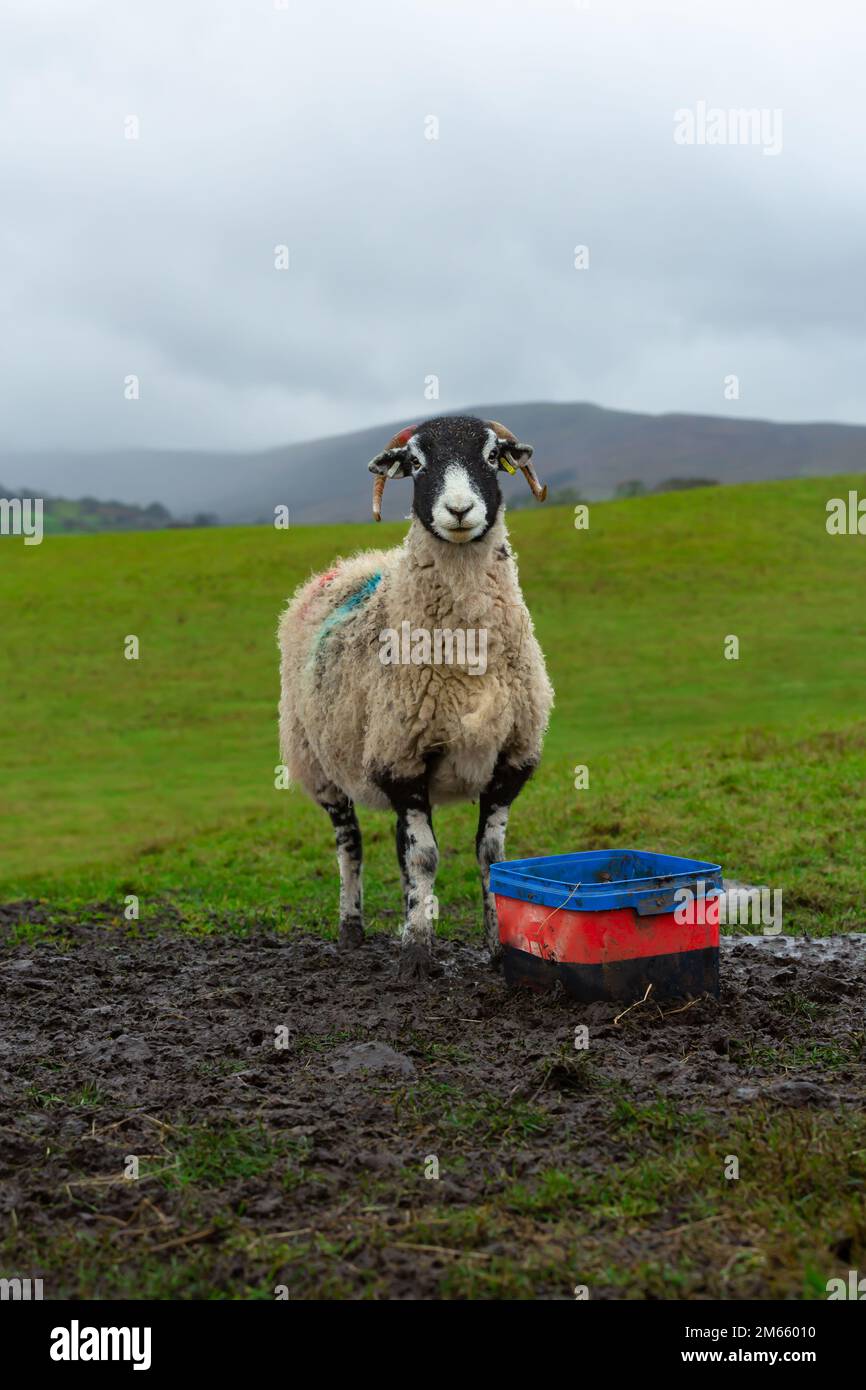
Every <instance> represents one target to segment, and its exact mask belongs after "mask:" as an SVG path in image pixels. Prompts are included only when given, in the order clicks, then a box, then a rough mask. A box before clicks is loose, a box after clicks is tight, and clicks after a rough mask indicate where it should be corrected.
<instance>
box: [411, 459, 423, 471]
mask: <svg viewBox="0 0 866 1390" xmlns="http://www.w3.org/2000/svg"><path fill="white" fill-rule="evenodd" d="M423 467H424V465H423V463H422V462H421V460H420V459H415V461H414V463H413V464H412V472H413V473H420V472H421V469H422V468H423Z"/></svg>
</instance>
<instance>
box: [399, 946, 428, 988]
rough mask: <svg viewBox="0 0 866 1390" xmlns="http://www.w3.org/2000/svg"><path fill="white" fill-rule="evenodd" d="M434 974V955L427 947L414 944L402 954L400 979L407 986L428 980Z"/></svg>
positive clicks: (406, 947) (407, 947) (404, 949)
mask: <svg viewBox="0 0 866 1390" xmlns="http://www.w3.org/2000/svg"><path fill="white" fill-rule="evenodd" d="M432 973H433V955H432V952H431V951H430V950H429V949H428V948H427V947H426V946H419V945H418V944H417V943H415V942H413V943H411V944H410V945H408V946H404V947H403V948H402V950H401V952H400V969H399V971H398V977H399V979H401V980H403V981H404V982H405V983H407V984H412V983H413V982H415V981H417V980H427V979H429V978H430V976H431V975H432Z"/></svg>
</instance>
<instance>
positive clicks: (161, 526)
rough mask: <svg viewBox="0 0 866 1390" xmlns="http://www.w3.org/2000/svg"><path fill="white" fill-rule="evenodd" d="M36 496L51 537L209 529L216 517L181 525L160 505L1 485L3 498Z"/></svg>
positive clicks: (47, 531)
mask: <svg viewBox="0 0 866 1390" xmlns="http://www.w3.org/2000/svg"><path fill="white" fill-rule="evenodd" d="M34 496H38V497H41V498H42V501H43V509H42V529H43V531H44V532H45V534H46V535H49V536H50V535H64V534H66V535H69V534H75V533H79V534H88V533H90V532H94V531H162V530H165V529H166V528H167V527H172V526H182V525H187V524H191V525H195V526H209V525H212V524H213V522H214V520H215V518H214V517H213V516H208V515H205V514H200V515H198V516H195V517H194V518H190V521H189V522H188V523H187V522H180V521H177V520H175V518H174V517H173V516H172V514H171V512H170V511H169V510H168V508H167V507H164V506H163V505H162V503H160V502H151V503H150V504H149V506H147V507H140V506H138V505H136V504H135V503H134V502H114V501H112V502H100V501H98V500H97V498H95V497H76V498H70V497H52V496H51V495H50V494H49V493H47V492H46V491H45V490H44V489H41V490H40V489H33V490H30V491H25V490H23V489H18V490H17V491H16V490H15V489H13V488H6V487H4V486H3V484H2V483H0V497H7V498H13V497H34Z"/></svg>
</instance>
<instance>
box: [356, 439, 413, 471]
mask: <svg viewBox="0 0 866 1390" xmlns="http://www.w3.org/2000/svg"><path fill="white" fill-rule="evenodd" d="M367 467H368V468H369V470H370V472H371V473H378V474H379V476H380V477H383V478H408V477H409V474H410V473H411V472H412V455H411V454H410V453H409V450H408V449H407V448H406V446H405V444H404V445H402V446H401V447H399V448H396V449H383V450H382V452H381V454H377V455H376V457H375V458H374V459H371V460H370V462H369V463H368V464H367Z"/></svg>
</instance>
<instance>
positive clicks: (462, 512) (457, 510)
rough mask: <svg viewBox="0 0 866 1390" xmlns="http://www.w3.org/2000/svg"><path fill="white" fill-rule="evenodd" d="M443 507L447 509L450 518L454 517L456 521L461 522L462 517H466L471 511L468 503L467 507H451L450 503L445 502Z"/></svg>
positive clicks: (470, 505) (470, 504)
mask: <svg viewBox="0 0 866 1390" xmlns="http://www.w3.org/2000/svg"><path fill="white" fill-rule="evenodd" d="M445 506H446V507H447V509H448V511H449V512H450V513H451V515H452V516H456V518H457V520H458V521H462V520H463V518H464V516H468V514H469V512H471V511H472V503H471V502H470V503H469V506H468V507H452V506H451V503H450V502H446V503H445Z"/></svg>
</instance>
